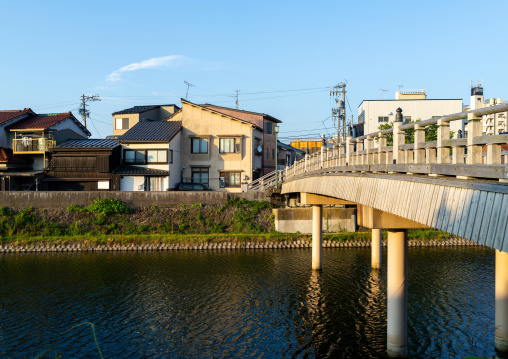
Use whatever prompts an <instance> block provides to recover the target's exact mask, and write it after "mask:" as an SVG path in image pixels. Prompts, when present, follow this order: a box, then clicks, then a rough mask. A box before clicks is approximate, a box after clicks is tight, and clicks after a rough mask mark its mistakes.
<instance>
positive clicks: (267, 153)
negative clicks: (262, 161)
mask: <svg viewBox="0 0 508 359" xmlns="http://www.w3.org/2000/svg"><path fill="white" fill-rule="evenodd" d="M266 158H270V149H269V148H267V149H266Z"/></svg>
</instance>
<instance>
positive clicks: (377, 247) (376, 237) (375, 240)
mask: <svg viewBox="0 0 508 359" xmlns="http://www.w3.org/2000/svg"><path fill="white" fill-rule="evenodd" d="M382 239H383V233H382V231H381V230H380V229H373V230H372V242H371V245H370V248H371V254H372V269H381V248H382V246H383V242H382Z"/></svg>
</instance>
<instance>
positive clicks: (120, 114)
mask: <svg viewBox="0 0 508 359" xmlns="http://www.w3.org/2000/svg"><path fill="white" fill-rule="evenodd" d="M179 109H180V107H178V106H176V105H148V106H134V107H131V108H128V109H125V110H121V111H117V112H113V137H114V138H117V137H119V136H122V135H124V134H125V133H126V132H127V131H128V130H130V129H131V128H132V127H134V126H135V125H136V124H137V123H138V122H140V121H144V120H146V121H164V120H165V119H166V118H168V117H169V116H170V115H172V114H173V113H175V112H176V111H178V110H179Z"/></svg>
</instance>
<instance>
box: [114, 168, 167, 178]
mask: <svg viewBox="0 0 508 359" xmlns="http://www.w3.org/2000/svg"><path fill="white" fill-rule="evenodd" d="M113 173H114V174H115V175H122V176H169V171H163V170H156V169H152V168H145V167H136V166H120V167H118V168H117V169H116V170H114V171H113Z"/></svg>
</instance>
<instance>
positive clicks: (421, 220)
mask: <svg viewBox="0 0 508 359" xmlns="http://www.w3.org/2000/svg"><path fill="white" fill-rule="evenodd" d="M281 193H282V194H289V193H311V194H317V195H322V196H327V197H333V198H337V199H341V200H344V201H348V202H353V203H356V204H358V205H360V206H359V215H360V219H361V220H362V221H365V220H366V218H367V222H364V224H365V225H366V226H367V227H371V228H376V223H375V222H373V221H374V220H375V218H380V217H379V216H378V215H379V214H382V213H387V214H392V215H395V216H398V217H401V218H403V219H406V220H409V221H412V222H415V225H416V224H418V225H420V226H422V227H431V228H436V229H439V230H442V231H445V232H449V233H451V234H454V235H456V236H459V237H462V238H466V239H470V240H472V241H474V242H476V243H479V244H482V245H486V246H488V247H491V248H495V249H498V250H501V251H504V252H508V240H507V237H508V234H507V231H506V230H507V222H508V186H506V185H504V184H499V183H496V182H489V181H467V180H458V179H450V178H439V177H437V178H429V177H426V176H407V175H405V176H402V175H385V174H360V173H358V174H355V173H344V174H342V173H331V174H323V175H314V176H308V177H299V178H294V179H293V180H291V181H287V182H285V183H284V184H283V185H282V192H281ZM376 211H377V212H376ZM362 215H363V219H362ZM369 218H372V221H371V223H370V225H369V222H368V220H369ZM394 225H395V224H394ZM400 225H401V224H400V223H399V226H398V227H396V228H401V227H400ZM415 225H413V226H409V223H408V227H407V228H418V227H416V226H415ZM383 227H385V228H386V226H383ZM378 228H379V227H378Z"/></svg>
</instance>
